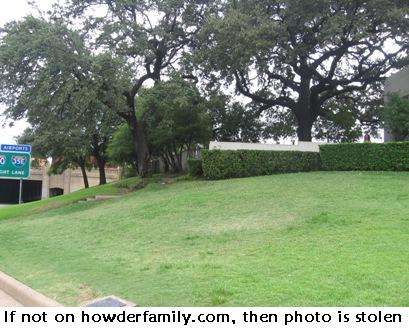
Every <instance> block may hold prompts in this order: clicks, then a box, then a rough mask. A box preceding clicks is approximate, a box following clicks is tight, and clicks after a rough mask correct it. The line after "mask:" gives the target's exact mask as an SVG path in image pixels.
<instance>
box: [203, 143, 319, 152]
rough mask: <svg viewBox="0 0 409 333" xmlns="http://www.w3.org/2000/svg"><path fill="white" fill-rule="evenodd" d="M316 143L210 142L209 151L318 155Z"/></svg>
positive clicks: (317, 144)
mask: <svg viewBox="0 0 409 333" xmlns="http://www.w3.org/2000/svg"><path fill="white" fill-rule="evenodd" d="M319 145H320V144H319V143H318V142H305V141H300V142H299V143H298V145H278V144H267V143H266V144H264V143H243V142H217V141H211V142H210V144H209V149H210V150H213V149H219V150H277V151H309V152H315V153H318V152H319V151H320V148H319Z"/></svg>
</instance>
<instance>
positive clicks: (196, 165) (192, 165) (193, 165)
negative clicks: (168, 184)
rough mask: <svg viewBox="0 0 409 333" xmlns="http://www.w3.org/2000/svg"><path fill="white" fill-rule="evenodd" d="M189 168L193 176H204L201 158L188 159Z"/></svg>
mask: <svg viewBox="0 0 409 333" xmlns="http://www.w3.org/2000/svg"><path fill="white" fill-rule="evenodd" d="M187 168H188V171H189V175H191V176H192V177H202V176H203V168H202V160H201V159H189V160H188V161H187Z"/></svg>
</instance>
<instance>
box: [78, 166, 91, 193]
mask: <svg viewBox="0 0 409 333" xmlns="http://www.w3.org/2000/svg"><path fill="white" fill-rule="evenodd" d="M80 169H81V173H82V179H83V180H84V186H85V188H89V183H88V176H87V171H86V170H85V165H84V164H80Z"/></svg>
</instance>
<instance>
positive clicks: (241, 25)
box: [197, 0, 409, 141]
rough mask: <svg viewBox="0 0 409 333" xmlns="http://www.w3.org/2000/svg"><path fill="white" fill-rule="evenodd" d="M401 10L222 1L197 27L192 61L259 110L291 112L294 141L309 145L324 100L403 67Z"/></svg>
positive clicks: (408, 37) (350, 1)
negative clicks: (199, 33)
mask: <svg viewBox="0 0 409 333" xmlns="http://www.w3.org/2000/svg"><path fill="white" fill-rule="evenodd" d="M408 13H409V3H408V1H398V0H371V1H363V0H341V1H340V0H337V1H333V0H310V1H304V0H280V1H275V0H274V1H273V0H251V1H250V0H229V1H226V6H225V8H223V10H222V11H221V12H220V13H219V15H215V16H213V17H212V18H211V19H210V20H209V22H208V24H207V28H206V29H204V30H203V34H202V36H201V37H202V38H201V40H200V41H199V42H198V44H197V50H198V52H197V54H198V59H199V63H201V67H202V70H203V71H204V72H205V73H208V72H209V71H214V72H215V73H217V75H218V76H217V75H216V76H215V77H219V78H222V79H227V81H228V82H234V83H235V86H236V89H237V91H238V92H240V93H241V94H242V95H244V96H246V97H248V98H250V99H251V100H253V101H254V102H256V103H258V104H259V105H260V107H261V109H260V110H261V111H263V110H267V109H269V110H270V111H271V109H274V108H277V109H286V110H288V111H289V112H291V113H292V114H293V116H294V117H295V119H296V121H297V134H298V138H299V140H302V141H311V137H312V135H311V130H312V126H313V124H314V122H315V121H316V120H317V118H318V117H319V116H321V117H323V118H325V117H326V114H325V113H326V110H328V108H327V107H326V106H327V103H330V102H331V101H332V100H334V99H335V98H337V97H340V96H345V95H347V94H350V93H351V92H353V93H357V92H360V93H365V92H366V91H367V90H368V89H369V88H370V86H371V85H372V84H378V83H379V82H382V81H383V80H384V79H385V76H386V75H387V74H388V72H389V71H390V70H391V69H394V68H400V67H402V66H403V65H405V63H407V54H408V47H409V46H408V45H409V33H408V32H409V18H408ZM405 58H406V62H405Z"/></svg>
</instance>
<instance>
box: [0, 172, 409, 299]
mask: <svg viewBox="0 0 409 333" xmlns="http://www.w3.org/2000/svg"><path fill="white" fill-rule="evenodd" d="M408 183H409V173H324V172H317V173H308V174H287V175H276V176H268V177H257V178H247V179H235V180H227V181H217V182H204V181H201V182H200V181H195V182H178V183H175V184H172V185H160V184H151V185H149V186H148V187H147V188H145V189H143V190H140V191H137V192H135V193H132V194H130V195H128V196H125V197H123V198H120V199H114V200H112V201H109V202H103V203H84V204H73V205H70V206H66V207H62V208H59V209H56V210H52V211H49V212H45V213H42V214H38V215H32V216H30V217H26V218H19V219H9V220H5V221H1V222H0V270H3V271H5V272H7V273H9V274H11V275H13V276H15V277H16V278H18V279H21V280H22V281H23V282H25V283H27V284H29V285H31V286H32V287H34V288H37V289H39V290H40V291H42V292H44V293H45V294H48V295H50V296H52V297H56V298H57V300H58V301H60V302H63V303H65V304H70V305H75V304H78V303H79V302H82V301H84V300H87V299H90V298H92V297H96V296H101V295H110V294H116V295H118V296H121V297H124V298H126V299H129V300H131V301H134V302H136V303H137V304H139V305H149V306H157V305H168V306H171V305H173V306H177V305H182V306H183V305H185V306H187V305H226V306H227V305H229V306H238V305H242V306H257V305H263V306H307V305H313V306H335V305H337V306H340V305H344V306H359V305H366V306H370V305H371V306H375V305H378V306H381V305H385V306H386V305H388V306H409V296H408V295H409V274H408V272H409V204H408V203H409V188H408V186H407V184H408Z"/></svg>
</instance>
